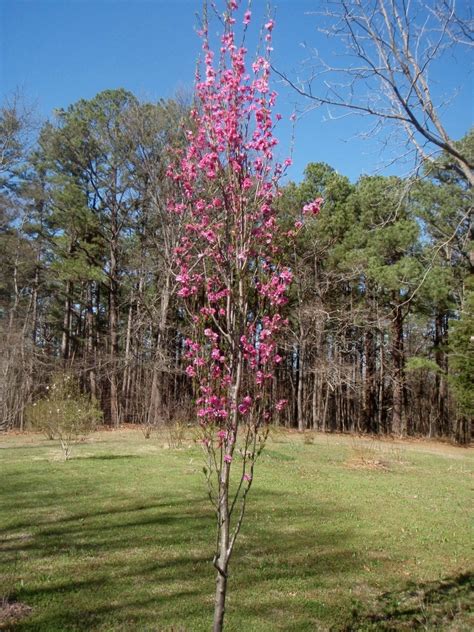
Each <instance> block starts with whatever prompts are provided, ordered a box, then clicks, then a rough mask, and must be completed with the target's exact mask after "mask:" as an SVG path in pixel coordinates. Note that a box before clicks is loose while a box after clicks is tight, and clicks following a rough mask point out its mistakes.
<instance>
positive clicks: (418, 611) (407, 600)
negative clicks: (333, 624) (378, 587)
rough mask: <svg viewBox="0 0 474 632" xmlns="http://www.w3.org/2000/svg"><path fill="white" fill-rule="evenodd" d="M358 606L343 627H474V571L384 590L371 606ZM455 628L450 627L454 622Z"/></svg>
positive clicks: (392, 631) (392, 629)
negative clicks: (369, 608)
mask: <svg viewBox="0 0 474 632" xmlns="http://www.w3.org/2000/svg"><path fill="white" fill-rule="evenodd" d="M364 610H365V609H363V608H362V607H361V606H360V604H359V606H358V607H355V608H354V611H353V615H352V621H351V622H350V623H349V624H348V625H347V626H346V627H344V628H342V629H343V631H344V632H352V631H353V630H367V631H370V630H374V631H375V630H385V631H386V632H388V631H390V632H398V631H400V632H401V631H402V630H403V631H404V630H433V631H435V630H448V629H450V630H456V631H457V632H460V631H461V630H466V632H467V631H468V630H472V629H474V615H473V613H474V574H473V573H462V574H460V575H457V576H454V577H447V578H444V579H441V580H439V581H432V582H424V583H419V584H415V583H410V584H408V585H407V586H406V588H405V589H404V590H401V591H396V592H390V593H384V594H382V595H381V596H380V597H379V598H378V599H377V602H376V603H375V605H374V607H373V608H371V610H370V612H367V611H364ZM453 624H454V625H455V627H450V626H451V625H453Z"/></svg>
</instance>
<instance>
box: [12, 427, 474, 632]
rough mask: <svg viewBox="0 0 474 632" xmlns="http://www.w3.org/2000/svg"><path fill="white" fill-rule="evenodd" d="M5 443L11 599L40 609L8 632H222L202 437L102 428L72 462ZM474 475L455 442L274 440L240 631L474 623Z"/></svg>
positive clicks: (232, 604)
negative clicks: (180, 441)
mask: <svg viewBox="0 0 474 632" xmlns="http://www.w3.org/2000/svg"><path fill="white" fill-rule="evenodd" d="M0 442H1V446H2V447H1V449H0V461H1V462H0V488H1V497H0V500H1V508H0V555H1V560H0V563H1V566H0V578H1V581H2V585H1V590H0V605H1V598H2V595H3V597H6V596H8V597H9V599H10V602H14V601H16V602H19V603H22V604H27V605H28V606H31V608H32V610H31V612H30V613H29V615H28V616H23V617H20V618H18V619H17V620H16V621H15V622H12V620H10V623H8V622H7V619H6V618H4V619H3V628H4V629H10V630H21V631H23V630H25V631H26V630H28V631H33V630H34V631H35V632H36V631H38V632H45V631H47V630H48V631H63V630H64V631H66V630H87V631H92V630H97V631H99V630H100V631H105V630H121V631H142V630H143V631H145V630H148V631H152V630H153V631H165V630H168V631H169V632H171V631H172V630H173V631H175V632H178V631H190V632H198V631H200V630H209V629H210V627H211V621H212V611H213V598H214V569H213V567H212V563H211V560H212V555H213V543H214V538H215V531H214V516H213V514H212V510H211V507H210V504H209V501H208V499H207V496H206V488H205V481H204V476H203V474H202V466H203V459H202V454H201V451H200V448H199V447H197V446H196V445H195V444H194V443H193V441H192V439H191V438H189V440H188V439H187V440H185V441H184V445H183V447H182V448H180V449H170V448H168V447H167V446H166V445H165V438H164V437H160V436H155V437H152V438H151V439H149V440H146V439H145V438H144V437H143V435H142V434H141V433H140V431H138V430H137V431H135V430H129V431H122V432H102V433H98V434H96V435H95V436H94V437H92V438H91V439H89V440H88V441H87V442H85V443H82V444H80V445H78V446H76V447H75V448H74V452H73V458H72V459H71V460H70V461H68V462H64V461H62V460H61V454H60V451H59V449H58V447H57V446H56V445H55V444H54V443H53V442H50V441H47V440H46V439H43V438H42V437H41V436H39V435H8V436H2V437H0ZM472 464H473V458H472V452H471V451H469V450H467V449H462V448H454V447H450V446H447V447H443V446H441V445H440V444H432V443H426V442H425V443H406V444H394V443H390V442H378V441H373V440H364V439H351V438H347V437H340V436H339V437H338V436H324V435H308V434H305V437H304V438H303V437H301V436H299V435H296V434H288V433H283V432H278V433H273V435H272V437H271V439H270V440H269V442H268V444H267V448H266V451H265V452H264V454H263V455H262V457H261V460H260V461H259V463H258V466H257V473H256V477H255V482H254V486H253V488H252V492H251V495H250V497H249V504H248V512H247V515H246V520H245V523H244V526H243V529H242V533H241V536H240V538H239V540H238V542H237V546H236V550H235V554H234V557H233V559H232V562H231V564H232V566H231V575H230V580H229V595H228V605H227V612H226V630H228V631H229V632H230V631H236V632H237V631H241V630H247V631H249V632H254V631H255V632H259V631H271V630H288V631H289V630H292V631H303V630H307V631H314V630H384V629H385V630H411V629H423V630H469V629H472V628H473V627H474V621H473V619H472V618H470V617H471V614H470V608H471V609H472V587H473V586H472V576H471V575H469V571H470V569H471V568H472V561H473V557H472V548H471V547H472V541H473V540H472V535H473V533H472V510H471V497H470V490H471V489H472V482H473V479H472ZM471 611H472V610H471ZM0 625H1V619H0Z"/></svg>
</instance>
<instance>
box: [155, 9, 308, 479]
mask: <svg viewBox="0 0 474 632" xmlns="http://www.w3.org/2000/svg"><path fill="white" fill-rule="evenodd" d="M238 10H239V2H237V1H236V0H229V1H228V2H227V11H226V12H225V13H224V15H223V20H222V22H223V24H224V32H223V34H222V35H221V38H220V48H219V58H218V59H215V55H214V52H213V51H212V50H211V49H210V44H209V37H208V32H207V26H205V27H204V28H203V30H202V32H201V37H202V42H203V43H202V49H203V65H202V68H201V69H200V70H199V71H198V72H197V75H196V87H195V106H194V108H193V110H192V112H191V118H192V124H191V125H190V126H189V129H188V130H187V131H186V139H187V145H186V147H185V148H184V149H182V150H180V151H177V152H176V158H175V161H174V163H173V164H172V165H170V166H169V168H168V171H167V173H168V177H169V178H170V179H171V180H172V181H173V182H174V183H175V190H176V191H177V193H176V195H175V198H174V199H171V200H169V201H168V209H169V211H170V212H171V213H175V214H178V215H180V216H181V217H182V218H183V221H182V226H183V231H184V232H183V235H182V237H181V239H180V242H179V244H178V246H177V247H176V248H175V257H176V263H177V274H176V283H177V286H178V290H177V294H178V296H179V297H180V299H181V300H182V302H183V304H185V306H186V310H187V311H188V313H190V314H191V316H192V318H191V322H192V333H191V334H190V336H189V338H188V339H186V340H185V343H184V345H185V350H184V357H185V359H186V361H187V366H186V369H185V371H186V374H187V375H188V376H189V377H190V378H192V379H193V380H194V381H195V383H196V386H197V388H198V391H199V396H198V398H197V400H196V405H197V416H198V418H199V421H200V423H201V424H202V425H203V426H205V427H210V426H211V425H217V427H218V428H220V429H221V430H219V432H220V433H222V434H218V435H217V441H218V444H219V445H224V444H225V446H226V450H227V452H226V453H225V456H224V457H223V459H224V461H225V462H228V463H230V462H231V460H232V447H231V446H232V444H233V437H234V438H235V433H236V432H237V428H236V423H237V422H236V419H237V421H249V420H257V421H258V422H259V423H260V421H262V422H263V421H269V420H270V419H271V416H272V414H273V411H274V410H277V411H278V410H280V409H281V406H282V404H281V402H278V403H276V404H275V403H272V401H271V398H270V395H269V394H270V391H271V380H272V378H273V375H274V370H275V366H276V365H278V364H279V363H280V362H281V361H282V357H281V355H279V353H278V341H277V337H278V335H279V333H280V331H281V329H282V327H284V326H285V324H286V321H285V319H284V318H283V317H282V316H281V314H280V313H279V310H280V309H281V307H282V306H283V305H284V304H285V303H286V302H287V300H288V299H287V293H288V288H289V286H290V284H291V282H292V277H293V275H292V273H291V271H290V270H289V269H288V268H286V267H283V266H282V265H281V264H280V263H279V261H280V259H281V252H280V247H279V245H278V242H279V234H280V228H279V225H278V221H277V218H276V212H275V198H276V196H277V195H278V192H277V183H278V180H279V178H280V177H281V175H282V173H283V172H284V170H285V169H286V168H288V167H289V166H290V165H291V160H290V159H287V160H285V161H284V162H283V163H282V164H279V163H276V162H275V161H274V148H275V146H276V145H277V139H276V138H275V137H274V135H273V130H274V125H275V121H276V120H279V119H280V118H281V116H280V115H276V116H275V117H274V116H273V115H272V109H273V106H274V104H275V99H276V93H275V92H274V91H273V90H272V89H271V87H270V85H269V77H270V60H269V55H270V52H271V50H272V48H271V38H272V32H273V29H274V22H273V20H269V21H268V22H267V23H266V24H265V45H264V50H263V52H262V54H261V55H260V56H258V57H257V58H256V59H255V61H254V63H253V64H251V69H250V71H248V70H247V67H246V54H247V50H246V49H245V47H244V46H243V45H241V44H239V43H238V41H237V36H236V32H235V29H236V28H237V26H235V27H234V24H235V25H238V24H240V28H241V29H242V31H243V32H245V31H246V30H247V28H248V25H249V24H250V21H251V12H250V11H245V12H244V13H243V17H242V19H241V20H240V22H237V21H236V19H235V16H236V14H237V11H238ZM242 41H243V40H242ZM315 203H316V201H315V202H313V203H312V204H315ZM311 212H313V211H311ZM239 363H243V367H242V366H241V371H240V373H242V372H243V374H244V375H245V384H243V383H242V378H240V380H241V382H238V378H237V369H236V367H237V366H239ZM237 384H240V386H239V387H237V386H236V385H237ZM236 389H237V391H236ZM215 440H216V439H215V435H212V438H211V439H209V438H208V439H207V443H206V445H207V446H209V445H214V443H213V442H214V441H215ZM229 446H230V447H229ZM249 480H250V479H249Z"/></svg>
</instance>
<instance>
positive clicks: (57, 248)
mask: <svg viewBox="0 0 474 632" xmlns="http://www.w3.org/2000/svg"><path fill="white" fill-rule="evenodd" d="M190 124H192V123H190V120H189V104H188V103H186V102H185V100H184V99H176V100H167V101H165V100H162V101H159V102H157V103H151V102H144V101H141V100H139V99H138V98H137V97H136V96H134V95H133V94H132V93H130V92H128V91H126V90H123V89H116V90H105V91H103V92H100V93H99V94H97V96H95V97H94V98H92V99H90V100H80V101H78V102H76V103H74V104H72V105H71V106H70V107H68V108H67V109H66V110H57V111H55V113H54V117H52V119H51V121H49V122H47V123H45V124H43V125H42V126H41V128H40V129H39V130H32V128H31V120H30V117H29V114H28V112H27V111H26V110H25V108H23V107H22V104H21V102H19V101H9V102H5V103H4V105H3V106H2V108H1V110H0V156H1V161H0V169H1V171H0V187H1V188H0V260H1V277H0V317H1V320H0V327H1V329H0V337H1V338H0V339H1V343H0V344H1V348H2V355H1V358H0V367H1V377H0V407H1V414H0V428H1V429H2V430H10V429H25V428H26V427H27V426H28V409H29V407H31V406H32V405H33V404H34V403H35V402H36V401H38V400H40V399H41V398H42V397H44V396H45V394H46V393H47V391H48V389H49V387H50V384H51V383H52V380H54V379H55V376H58V375H62V376H65V375H67V376H70V378H71V379H72V380H73V381H74V382H75V384H77V389H78V392H79V393H80V394H81V396H86V397H87V398H91V399H92V400H93V401H96V402H97V405H98V407H99V408H100V411H101V415H102V419H103V423H104V424H107V425H109V426H111V427H115V428H117V427H119V426H120V425H122V424H140V425H142V426H143V428H144V429H145V430H146V429H148V430H150V429H153V428H155V427H160V426H164V425H168V424H176V423H179V424H186V425H193V424H194V423H195V420H194V418H193V412H192V410H193V408H192V406H193V401H194V399H195V393H193V387H192V382H191V380H190V379H189V377H188V375H187V374H186V372H185V366H186V362H185V359H184V355H185V347H184V340H185V339H186V335H187V326H188V325H187V321H186V318H185V314H184V313H183V308H182V306H181V303H180V300H179V296H178V291H179V284H178V283H177V280H176V275H177V271H176V266H175V254H176V250H175V249H176V247H177V244H178V243H179V240H180V239H181V236H182V232H183V225H182V218H181V217H180V215H179V214H176V213H173V212H170V210H169V200H170V199H172V198H173V195H174V192H173V190H172V189H173V187H174V186H177V185H176V183H175V181H174V180H173V178H172V177H171V178H170V177H167V175H169V169H170V165H171V164H172V159H173V155H174V152H175V151H176V150H178V149H179V148H180V147H182V146H184V145H185V143H186V129H187V126H189V125H190ZM456 147H457V148H458V149H459V151H460V152H461V153H462V154H463V155H464V156H467V157H468V159H469V160H470V162H471V164H472V163H473V162H474V135H473V133H472V131H470V132H468V133H467V134H466V136H465V137H464V138H463V139H462V140H461V141H458V142H457V143H456ZM471 196H472V194H471V192H470V189H469V183H468V181H467V179H466V177H465V174H463V172H462V170H460V169H459V168H458V166H457V165H456V164H455V163H454V162H453V160H452V156H449V155H448V154H442V155H440V157H438V158H437V159H436V160H435V161H434V162H431V163H429V164H428V163H427V164H426V165H425V166H424V167H423V168H422V170H421V171H420V172H419V173H418V174H416V175H413V176H410V177H406V178H400V177H395V176H383V175H367V176H362V177H360V178H359V179H358V180H357V182H351V181H350V180H349V178H347V177H346V176H345V175H344V174H341V173H338V172H337V171H336V170H335V169H333V168H332V167H331V166H330V165H328V164H324V163H317V162H315V163H310V164H308V165H307V167H306V170H305V175H304V179H303V180H302V181H301V182H288V181H286V182H285V183H284V184H283V186H281V188H280V191H279V197H278V200H277V216H278V222H279V224H280V225H281V226H282V227H283V228H284V230H285V235H286V239H285V240H284V244H283V245H282V251H283V253H284V259H285V262H286V263H287V265H288V266H289V268H290V269H291V271H292V274H293V284H292V286H291V290H290V298H289V301H288V302H287V304H286V305H285V306H284V308H283V313H284V316H285V318H287V319H288V323H289V324H288V330H287V332H286V333H285V336H284V337H282V338H281V339H279V342H278V344H279V351H278V353H279V363H278V366H277V368H276V371H275V376H274V379H273V383H272V393H273V396H274V398H275V399H278V400H288V406H287V407H286V408H285V409H284V410H281V411H280V412H279V413H278V419H277V421H276V423H278V424H279V425H282V426H285V427H287V428H296V429H298V430H299V431H304V430H306V429H315V430H320V431H325V432H351V433H372V434H377V435H389V434H394V435H398V436H402V435H408V436H424V437H444V438H449V439H451V440H455V441H457V442H459V443H467V442H469V440H470V426H469V423H470V419H471V417H472V412H473V409H474V397H473V391H472V388H471V386H472V379H473V359H472V353H471V351H470V346H472V338H471V335H472V325H473V315H472V310H473V306H474V293H473V289H474V288H473V287H472V274H471V273H472V261H471V262H470V255H469V249H470V246H471V243H472V225H470V221H472V220H471V219H470V215H471V214H472V197H471ZM319 197H320V198H322V199H323V200H324V202H323V204H322V208H321V211H320V212H319V214H318V215H315V216H314V217H311V218H306V219H307V220H308V221H305V225H304V227H302V228H301V229H300V228H299V226H300V224H301V222H300V219H302V212H303V211H302V209H303V207H304V206H305V205H306V204H307V203H308V202H310V201H312V200H314V199H315V198H319Z"/></svg>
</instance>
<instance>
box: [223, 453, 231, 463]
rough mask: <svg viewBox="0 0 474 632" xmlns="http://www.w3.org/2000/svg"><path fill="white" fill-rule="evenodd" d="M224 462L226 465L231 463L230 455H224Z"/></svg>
mask: <svg viewBox="0 0 474 632" xmlns="http://www.w3.org/2000/svg"><path fill="white" fill-rule="evenodd" d="M224 461H225V462H226V463H232V457H231V455H230V454H224Z"/></svg>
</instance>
